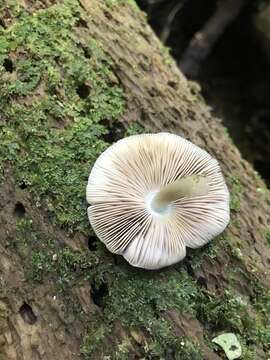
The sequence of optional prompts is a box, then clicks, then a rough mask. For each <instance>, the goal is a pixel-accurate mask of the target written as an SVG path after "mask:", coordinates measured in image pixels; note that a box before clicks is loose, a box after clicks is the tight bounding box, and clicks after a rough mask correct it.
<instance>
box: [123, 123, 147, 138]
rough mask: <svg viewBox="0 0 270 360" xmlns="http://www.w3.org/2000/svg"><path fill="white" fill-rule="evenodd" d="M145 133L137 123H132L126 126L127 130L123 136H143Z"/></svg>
mask: <svg viewBox="0 0 270 360" xmlns="http://www.w3.org/2000/svg"><path fill="white" fill-rule="evenodd" d="M143 133H145V128H144V127H143V126H142V125H140V124H139V123H137V122H134V123H132V124H130V125H129V126H128V128H127V129H126V133H125V136H132V135H137V134H143Z"/></svg>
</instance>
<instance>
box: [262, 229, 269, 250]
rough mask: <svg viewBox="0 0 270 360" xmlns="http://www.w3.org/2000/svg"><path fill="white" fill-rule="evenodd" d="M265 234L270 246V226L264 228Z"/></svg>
mask: <svg viewBox="0 0 270 360" xmlns="http://www.w3.org/2000/svg"><path fill="white" fill-rule="evenodd" d="M263 234H264V238H265V242H266V244H267V245H268V246H270V228H269V227H268V228H266V229H264V231H263Z"/></svg>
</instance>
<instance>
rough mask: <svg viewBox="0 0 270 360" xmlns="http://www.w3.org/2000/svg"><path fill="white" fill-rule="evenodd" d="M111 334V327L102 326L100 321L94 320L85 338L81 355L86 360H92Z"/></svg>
mask: <svg viewBox="0 0 270 360" xmlns="http://www.w3.org/2000/svg"><path fill="white" fill-rule="evenodd" d="M109 332H110V326H107V325H104V324H100V323H99V322H98V320H95V321H93V320H92V322H91V327H90V328H89V330H88V332H87V334H86V335H85V336H84V339H83V344H82V346H81V354H82V355H83V357H84V358H85V359H87V360H88V359H89V360H90V359H92V354H93V353H94V352H95V351H96V350H98V349H99V348H101V346H102V341H103V340H104V338H105V336H106V335H108V334H109Z"/></svg>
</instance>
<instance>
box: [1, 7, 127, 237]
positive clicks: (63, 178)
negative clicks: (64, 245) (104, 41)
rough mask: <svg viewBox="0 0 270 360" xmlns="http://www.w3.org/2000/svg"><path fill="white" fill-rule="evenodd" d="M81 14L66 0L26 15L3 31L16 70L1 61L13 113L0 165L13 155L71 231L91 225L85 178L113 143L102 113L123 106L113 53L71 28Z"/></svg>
mask: <svg viewBox="0 0 270 360" xmlns="http://www.w3.org/2000/svg"><path fill="white" fill-rule="evenodd" d="M81 16H83V14H82V13H81V10H80V7H79V6H78V4H77V2H76V1H71V0H69V1H64V2H63V4H58V5H55V6H51V7H50V8H48V9H46V10H42V11H39V12H38V13H36V14H35V16H29V15H25V16H23V17H22V19H21V21H18V22H17V23H16V24H14V25H13V26H12V30H11V31H2V34H1V36H0V42H1V43H4V44H5V46H4V48H2V49H1V55H0V63H3V61H4V59H5V58H8V57H9V53H10V52H13V53H14V52H15V53H16V54H17V55H18V56H16V57H15V58H16V59H15V60H14V64H13V66H14V69H15V74H11V75H9V74H8V73H7V72H6V71H5V69H4V68H3V67H1V68H0V72H1V75H2V77H1V79H2V82H1V84H0V85H1V100H0V103H1V110H2V113H3V117H4V118H6V119H8V122H7V123H6V124H5V123H4V125H3V124H1V125H0V127H1V129H0V130H1V131H0V134H1V135H0V142H1V144H3V146H1V151H0V170H2V174H3V169H4V166H5V164H6V162H7V161H8V162H10V163H11V164H12V165H13V166H14V168H15V169H16V174H15V176H16V180H17V183H18V184H22V183H23V184H26V185H27V189H28V190H29V191H31V192H32V194H33V196H34V200H35V202H36V204H37V206H45V207H46V208H47V209H48V211H49V212H50V213H51V215H52V216H53V219H54V221H55V222H57V223H58V224H60V225H62V226H65V227H66V228H67V229H68V230H69V231H70V232H72V231H74V230H80V231H84V230H86V229H88V228H89V226H88V221H87V218H86V216H85V208H86V204H85V186H86V180H87V177H88V174H89V172H90V169H91V166H92V165H93V163H94V161H95V159H96V158H97V157H98V155H99V154H100V153H101V152H102V151H104V150H105V148H106V147H107V146H108V144H107V143H106V141H105V140H104V137H105V135H106V133H107V131H108V130H107V129H106V128H105V127H104V125H102V121H104V120H107V119H112V120H116V119H117V118H118V117H119V116H120V115H121V113H122V112H123V109H124V100H123V94H122V90H121V89H120V88H119V87H117V86H116V85H112V83H113V82H114V79H115V77H114V74H113V72H112V71H111V69H110V59H109V58H108V57H107V56H105V54H104V53H103V51H102V48H101V46H100V45H99V44H98V43H96V42H95V41H94V40H93V39H81V38H80V37H79V36H76V35H75V33H74V32H72V29H73V27H74V26H75V24H76V22H77V21H78V20H79V19H80V17H81ZM33 94H34V95H33ZM29 95H31V96H33V98H32V100H31V102H28V100H27V96H29ZM18 97H20V99H21V100H20V101H18ZM2 178H3V175H2Z"/></svg>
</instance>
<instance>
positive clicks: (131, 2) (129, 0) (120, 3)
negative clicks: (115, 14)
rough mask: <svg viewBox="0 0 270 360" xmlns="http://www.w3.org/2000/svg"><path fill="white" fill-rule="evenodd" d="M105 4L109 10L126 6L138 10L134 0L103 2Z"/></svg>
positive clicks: (106, 0)
mask: <svg viewBox="0 0 270 360" xmlns="http://www.w3.org/2000/svg"><path fill="white" fill-rule="evenodd" d="M105 4H106V5H107V6H108V7H109V8H114V7H115V6H126V5H130V6H132V8H133V9H135V10H138V5H137V3H136V1H134V0H105Z"/></svg>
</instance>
